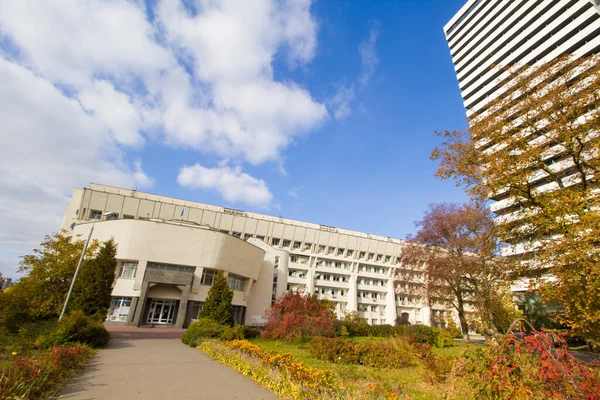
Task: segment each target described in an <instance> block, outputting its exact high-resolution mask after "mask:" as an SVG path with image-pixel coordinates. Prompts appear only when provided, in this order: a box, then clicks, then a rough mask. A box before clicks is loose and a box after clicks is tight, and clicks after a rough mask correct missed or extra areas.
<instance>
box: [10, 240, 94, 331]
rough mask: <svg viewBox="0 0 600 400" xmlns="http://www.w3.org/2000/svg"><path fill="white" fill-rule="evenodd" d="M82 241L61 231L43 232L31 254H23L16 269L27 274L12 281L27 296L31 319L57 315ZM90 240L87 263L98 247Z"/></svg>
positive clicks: (73, 271)
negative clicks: (46, 234)
mask: <svg viewBox="0 0 600 400" xmlns="http://www.w3.org/2000/svg"><path fill="white" fill-rule="evenodd" d="M84 245H85V241H84V240H81V239H78V238H73V237H71V236H69V235H67V234H66V233H64V232H61V233H57V234H55V235H53V236H50V235H48V236H46V238H45V239H44V241H43V242H42V243H41V244H40V247H39V248H37V249H34V250H33V253H32V254H29V255H26V256H23V257H22V261H21V265H20V268H19V272H21V273H26V274H28V275H27V276H26V277H24V278H22V279H20V280H19V282H18V283H17V284H16V285H15V288H14V290H15V291H16V292H19V291H23V292H25V293H26V295H27V297H28V303H29V307H28V309H29V315H30V317H31V318H32V319H38V318H47V317H53V316H58V315H59V313H60V311H61V309H62V306H63V304H64V301H65V298H66V295H67V292H68V290H69V286H70V285H71V280H72V279H73V274H74V273H75V269H76V268H77V264H78V262H79V258H80V257H81V252H82V251H83V247H84ZM98 246H99V244H98V242H97V241H93V242H91V243H90V245H89V246H88V248H87V251H86V263H87V260H89V258H91V257H93V256H94V254H95V253H96V251H97V249H98Z"/></svg>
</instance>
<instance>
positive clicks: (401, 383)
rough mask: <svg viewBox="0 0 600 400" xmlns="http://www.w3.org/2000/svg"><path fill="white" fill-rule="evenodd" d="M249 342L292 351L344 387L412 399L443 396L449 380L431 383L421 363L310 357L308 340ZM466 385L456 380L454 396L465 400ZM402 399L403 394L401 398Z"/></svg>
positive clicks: (456, 350) (461, 346)
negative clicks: (373, 387) (379, 389)
mask: <svg viewBox="0 0 600 400" xmlns="http://www.w3.org/2000/svg"><path fill="white" fill-rule="evenodd" d="M353 340H356V341H358V342H364V341H374V342H383V341H386V340H390V339H387V338H372V337H357V338H354V339H353ZM250 341H251V342H252V343H255V344H258V345H260V346H262V347H264V348H265V349H268V350H272V351H276V352H280V353H286V352H287V353H292V354H293V355H294V356H295V357H296V358H297V359H298V360H300V361H302V362H304V363H306V364H309V365H311V366H313V367H316V368H319V369H324V370H328V371H331V372H332V373H333V374H334V375H335V376H336V379H337V380H339V381H340V382H341V383H342V384H343V385H344V386H346V387H350V388H361V389H364V388H366V387H367V386H368V385H369V384H371V383H376V384H377V383H378V384H381V385H383V386H384V387H387V388H389V389H392V390H397V391H399V392H400V393H402V394H404V395H408V397H409V398H412V399H442V398H444V392H445V391H446V390H447V389H448V388H449V386H450V385H449V383H448V382H431V381H430V380H429V379H428V378H427V371H426V370H425V368H424V367H423V366H422V365H419V366H416V367H407V368H401V369H381V368H373V367H365V366H361V365H350V364H333V363H329V362H325V361H321V360H319V359H317V358H315V357H313V356H312V355H311V354H310V353H309V351H308V343H299V344H294V343H288V342H282V341H276V340H267V339H260V338H257V339H251V340H250ZM476 346H477V345H473V344H465V343H459V342H457V343H456V345H455V346H454V347H449V348H445V349H436V348H434V349H433V352H434V354H437V355H441V356H448V357H453V358H455V357H458V356H459V355H460V354H462V353H463V352H464V351H466V350H467V349H469V348H473V347H476ZM469 392H470V391H469V388H468V387H466V385H465V384H464V383H463V382H462V381H460V380H459V381H458V382H457V391H456V393H457V394H455V395H454V396H453V398H456V399H461V398H462V399H466V398H470V396H469V395H468V393H469ZM401 398H402V397H401Z"/></svg>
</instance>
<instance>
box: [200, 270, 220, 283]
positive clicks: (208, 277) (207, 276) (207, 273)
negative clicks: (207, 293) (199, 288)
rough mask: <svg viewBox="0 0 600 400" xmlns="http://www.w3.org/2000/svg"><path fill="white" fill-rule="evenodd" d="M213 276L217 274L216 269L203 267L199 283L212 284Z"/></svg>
mask: <svg viewBox="0 0 600 400" xmlns="http://www.w3.org/2000/svg"><path fill="white" fill-rule="evenodd" d="M215 276H217V270H214V269H207V268H205V269H204V270H203V271H202V277H201V278H200V283H201V284H203V285H208V286H212V284H213V281H214V280H215Z"/></svg>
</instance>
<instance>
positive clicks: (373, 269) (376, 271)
mask: <svg viewBox="0 0 600 400" xmlns="http://www.w3.org/2000/svg"><path fill="white" fill-rule="evenodd" d="M358 272H371V273H374V274H382V275H387V274H388V272H389V268H383V267H376V266H374V265H364V264H359V265H358Z"/></svg>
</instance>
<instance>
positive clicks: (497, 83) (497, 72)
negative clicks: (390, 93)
mask: <svg viewBox="0 0 600 400" xmlns="http://www.w3.org/2000/svg"><path fill="white" fill-rule="evenodd" d="M444 33H445V35H446V39H447V41H448V45H449V47H450V53H451V55H452V61H453V63H454V69H455V71H456V75H457V79H458V82H459V86H460V89H461V94H462V97H463V101H464V106H465V108H466V109H467V117H471V116H472V115H473V114H474V113H476V112H479V111H483V110H485V107H486V106H487V105H488V104H489V102H490V101H492V100H493V99H496V98H498V97H499V96H503V95H504V94H505V93H506V90H507V87H508V86H509V85H508V83H509V82H508V72H506V71H505V70H504V69H503V68H502V67H507V66H511V65H540V64H543V63H545V62H547V61H550V60H553V59H555V58H557V57H560V56H563V55H565V54H571V55H572V56H574V57H583V56H589V55H592V54H597V53H598V52H600V0H514V1H504V0H469V1H467V3H466V4H465V5H464V6H463V7H462V8H461V9H460V10H459V11H458V12H457V13H456V15H455V16H454V17H453V18H452V19H451V20H450V21H449V22H448V23H447V24H446V26H445V27H444ZM482 151H483V149H482ZM556 165H560V164H558V163H557V164H556ZM565 165H568V164H567V163H565ZM565 168H566V167H565ZM567 179H568V176H566V177H565V180H567ZM533 184H534V185H536V186H534V187H536V188H537V189H538V190H540V191H544V190H550V188H551V184H550V183H548V182H547V181H546V180H545V179H544V176H543V175H541V174H540V178H539V179H538V181H537V182H533ZM492 200H494V201H495V202H494V203H492V204H491V210H492V211H493V212H495V213H496V215H497V220H498V222H500V221H506V220H511V219H513V218H516V217H515V216H514V215H513V213H514V212H515V209H514V207H512V206H513V205H514V199H513V198H511V197H509V196H508V195H507V193H498V194H496V195H495V196H494V197H492ZM527 251H528V250H526V246H523V245H522V244H515V245H514V246H511V247H508V248H506V249H504V254H505V255H512V254H518V253H523V252H527Z"/></svg>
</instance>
